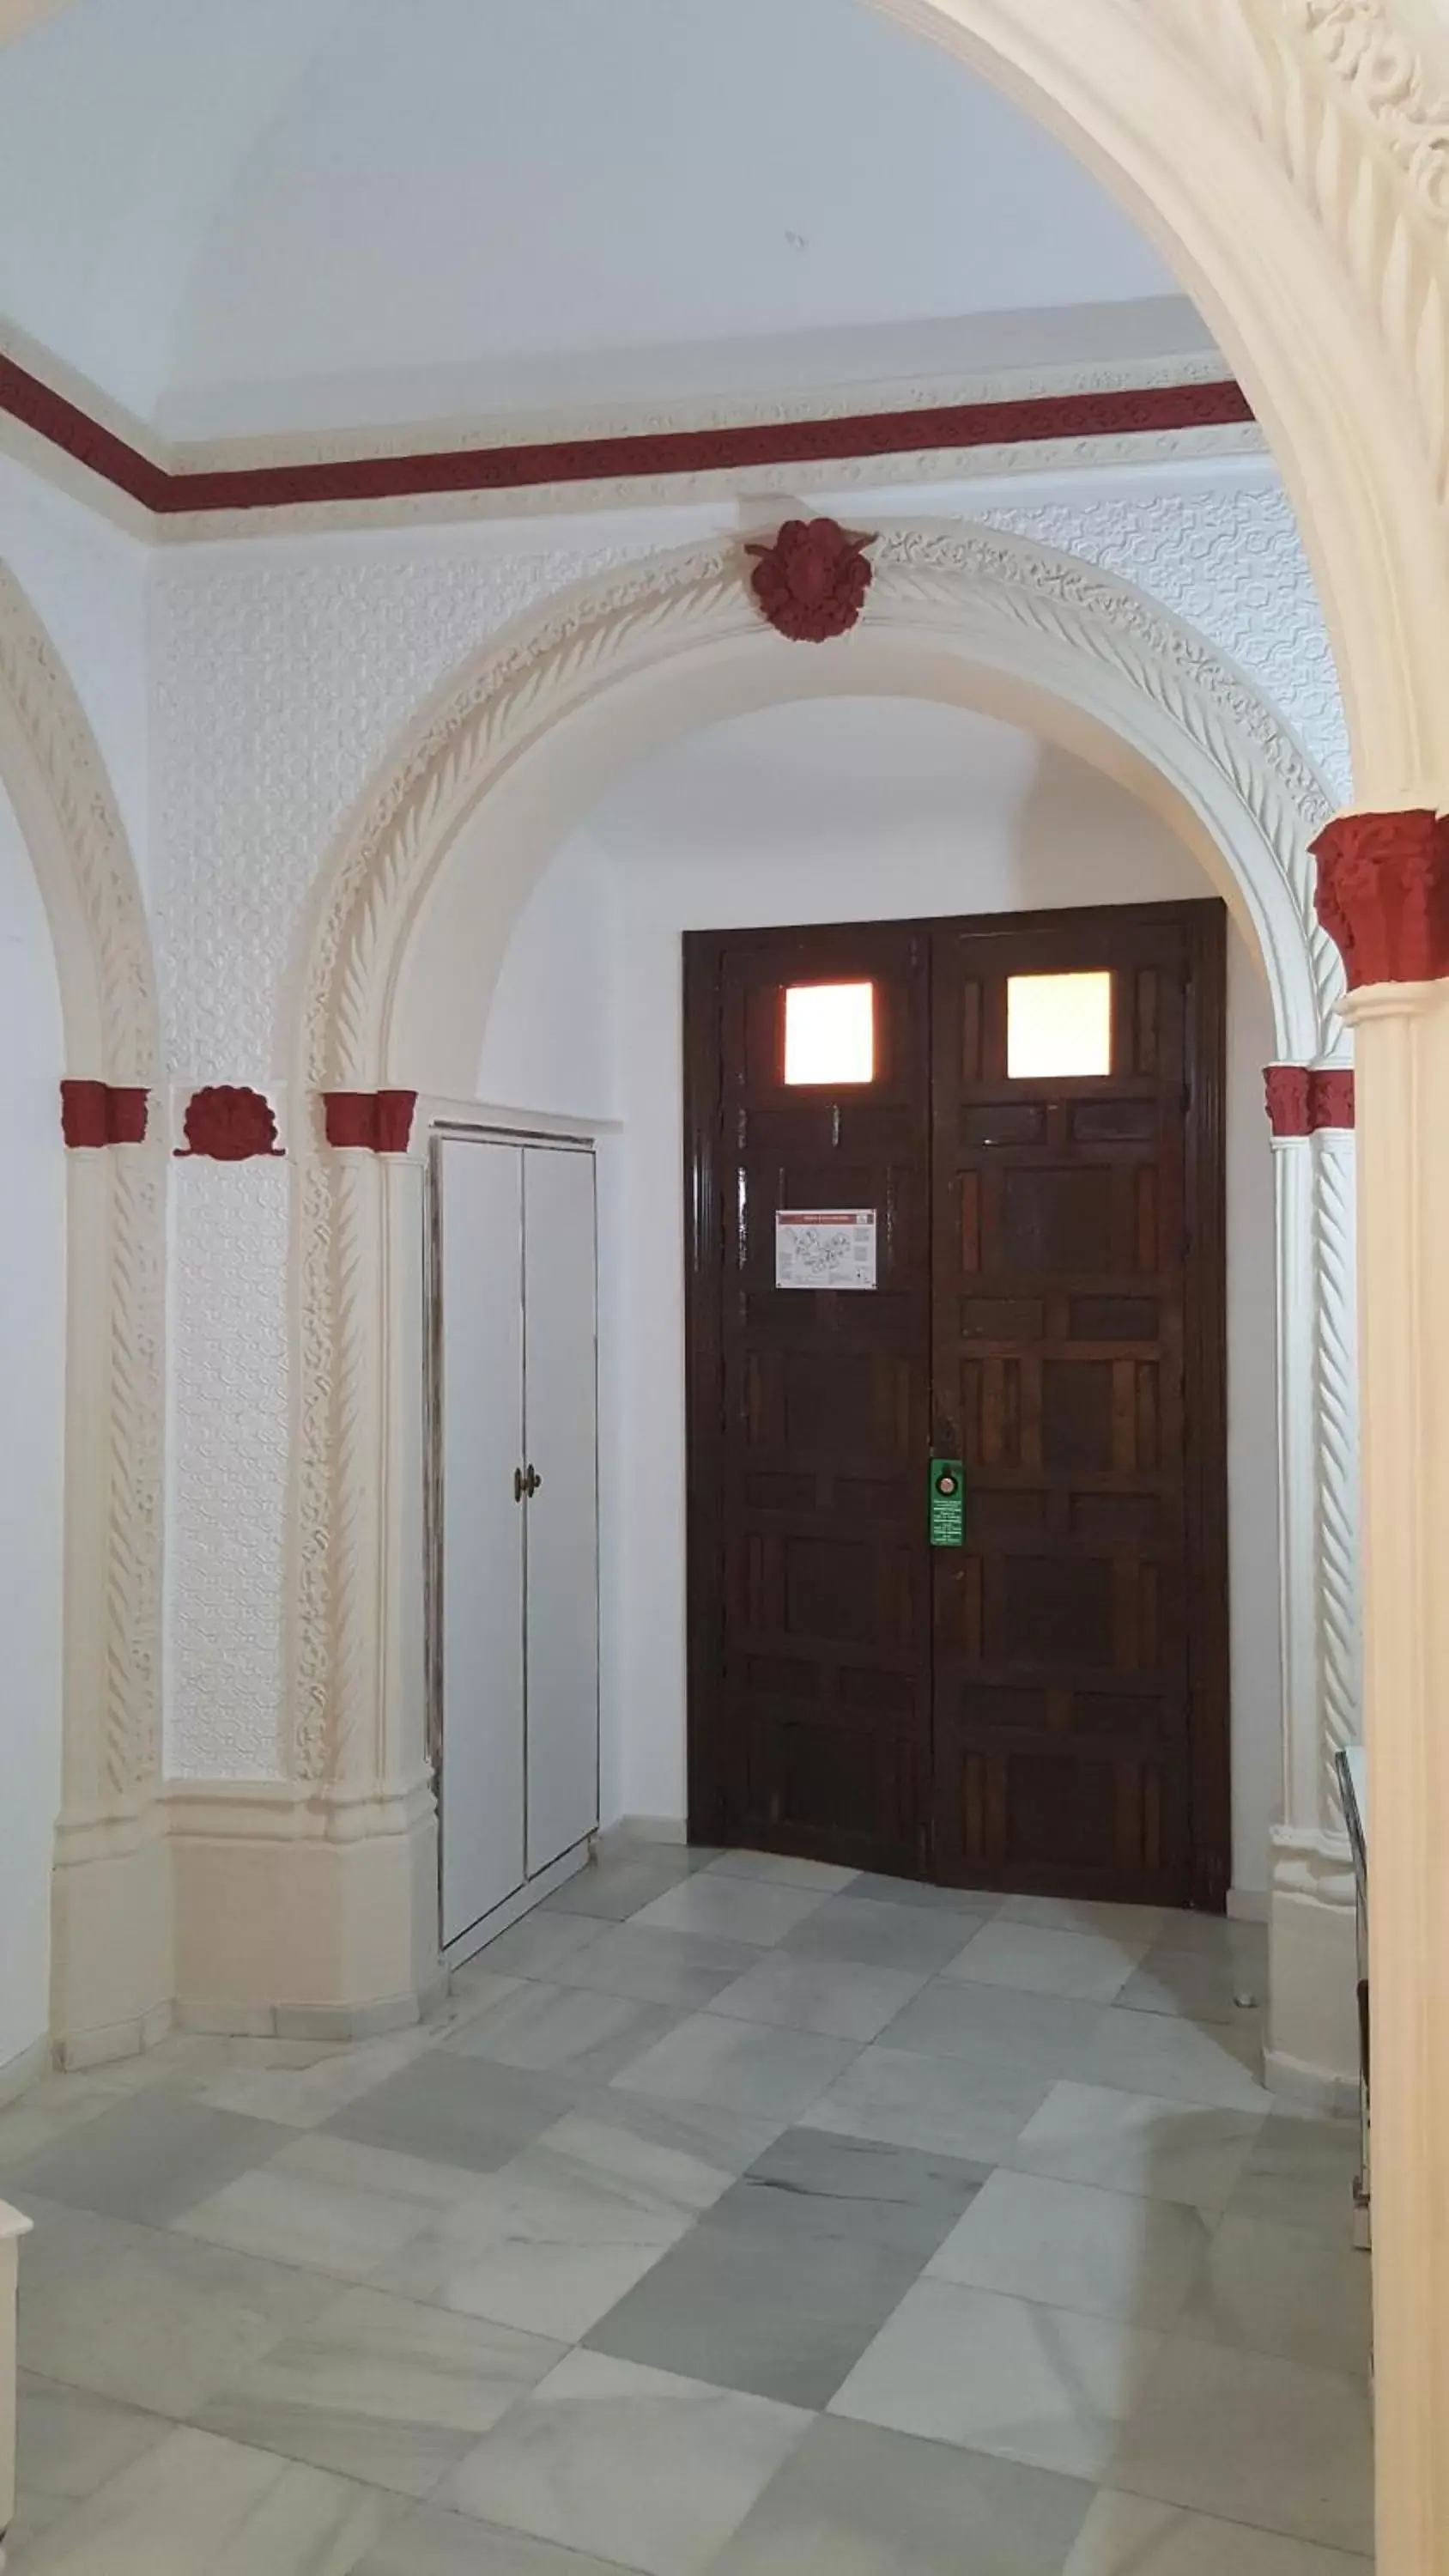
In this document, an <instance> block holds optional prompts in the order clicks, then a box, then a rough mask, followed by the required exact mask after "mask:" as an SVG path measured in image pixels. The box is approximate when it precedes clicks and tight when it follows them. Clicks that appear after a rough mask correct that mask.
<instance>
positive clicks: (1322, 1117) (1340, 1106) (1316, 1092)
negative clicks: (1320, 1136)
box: [1263, 1064, 1353, 1136]
mask: <svg viewBox="0 0 1449 2576" xmlns="http://www.w3.org/2000/svg"><path fill="white" fill-rule="evenodd" d="M1263 1088H1264V1091H1265V1092H1266V1094H1267V1100H1268V1124H1269V1126H1270V1127H1271V1128H1272V1130H1273V1133H1274V1135H1275V1136H1315V1135H1317V1133H1318V1130H1319V1129H1320V1127H1352V1125H1353V1067H1352V1066H1351V1065H1346V1064H1342V1065H1306V1064H1270V1065H1269V1066H1268V1067H1267V1069H1266V1071H1265V1073H1264V1075H1263Z"/></svg>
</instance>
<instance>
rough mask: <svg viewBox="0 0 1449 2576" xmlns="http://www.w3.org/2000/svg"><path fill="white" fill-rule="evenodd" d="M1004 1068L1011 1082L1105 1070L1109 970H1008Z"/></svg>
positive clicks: (1108, 1038)
mask: <svg viewBox="0 0 1449 2576" xmlns="http://www.w3.org/2000/svg"><path fill="white" fill-rule="evenodd" d="M1006 1070H1007V1074H1008V1076H1009V1078H1010V1079H1011V1080H1012V1081H1013V1082H1021V1081H1025V1080H1029V1079H1031V1078H1032V1077H1033V1076H1036V1077H1038V1078H1039V1077H1040V1076H1042V1075H1044V1074H1047V1075H1050V1074H1092V1073H1110V1072H1111V1070H1112V977H1111V973H1110V971H1109V970H1106V969H1104V970H1103V971H1102V972H1101V973H1100V974H1088V975H1008V976H1007V979H1006Z"/></svg>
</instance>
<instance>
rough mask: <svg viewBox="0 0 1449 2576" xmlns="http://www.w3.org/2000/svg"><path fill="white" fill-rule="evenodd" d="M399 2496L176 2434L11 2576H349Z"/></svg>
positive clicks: (267, 2455)
mask: <svg viewBox="0 0 1449 2576" xmlns="http://www.w3.org/2000/svg"><path fill="white" fill-rule="evenodd" d="M398 2510H399V2508H398V2504H397V2500H396V2498H395V2497H392V2496H385V2495H383V2494H381V2493H380V2492H379V2491H378V2490H377V2489H376V2488H371V2487H365V2486H358V2485H354V2484H352V2483H350V2482H349V2481H348V2480H347V2479H345V2478H337V2477H330V2476H328V2475H326V2474H325V2473H324V2472H323V2471H321V2470H318V2469H310V2468H299V2467H298V2466H296V2464H295V2463H294V2462H292V2461H290V2460H283V2459H279V2458H278V2457H277V2456H276V2455H275V2454H274V2453H272V2452H269V2451H251V2450H245V2449H243V2448H242V2447H241V2446H240V2445H239V2444H238V2443H235V2442H225V2441H221V2440H219V2439H217V2438H216V2436H215V2435H213V2434H210V2433H197V2432H193V2431H190V2430H189V2429H182V2430H178V2431H176V2432H173V2433H169V2434H168V2435H167V2437H166V2439H165V2440H164V2441H163V2442H162V2443H160V2444H159V2445H158V2446H157V2448H156V2449H155V2450H153V2451H148V2452H147V2453H146V2454H145V2455H144V2457H143V2458H141V2459H139V2460H137V2461H136V2462H135V2463H134V2464H133V2466H132V2467H130V2468H128V2469H124V2470H123V2471H122V2472H121V2474H120V2476H119V2477H115V2478H112V2479H111V2480H110V2481H109V2482H108V2483H107V2484H106V2485H105V2486H103V2487H101V2488H99V2489H98V2490H97V2492H96V2494H95V2495H93V2496H92V2497H90V2499H89V2500H88V2502H86V2503H85V2504H83V2505H79V2506H77V2507H76V2509H75V2511H74V2512H72V2513H68V2514H65V2515H63V2516H62V2517H61V2519H60V2520H59V2521H58V2522H55V2523H52V2524H51V2526H50V2528H49V2529H48V2530H46V2531H44V2532H42V2533H41V2535H40V2538H39V2539H38V2540H37V2541H36V2542H35V2544H34V2546H33V2548H31V2549H28V2550H27V2551H26V2561H27V2563H26V2564H25V2565H24V2567H21V2568H17V2569H16V2571H15V2576H198V2571H199V2570H201V2569H203V2568H204V2569H205V2570H206V2576H348V2571H349V2570H350V2569H352V2568H353V2567H355V2566H356V2564H357V2561H358V2559H359V2558H360V2557H361V2556H362V2555H363V2553H364V2552H365V2551H366V2550H367V2549H369V2548H370V2547H371V2545H372V2543H373V2542H374V2541H375V2540H377V2539H379V2538H380V2537H381V2535H382V2533H383V2531H384V2530H385V2529H386V2526H387V2524H388V2522H389V2521H390V2520H391V2519H392V2518H393V2517H394V2515H395V2514H396V2513H397V2512H398Z"/></svg>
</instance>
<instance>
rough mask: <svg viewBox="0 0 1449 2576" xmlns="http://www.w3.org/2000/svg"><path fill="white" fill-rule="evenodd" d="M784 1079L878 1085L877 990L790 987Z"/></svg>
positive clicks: (836, 986)
mask: <svg viewBox="0 0 1449 2576" xmlns="http://www.w3.org/2000/svg"><path fill="white" fill-rule="evenodd" d="M785 1080H786V1081H787V1082H828V1083H832V1084H833V1083H841V1082H873V1081H874V1080H875V986H874V985H873V984H788V985H787V986H786V988H785Z"/></svg>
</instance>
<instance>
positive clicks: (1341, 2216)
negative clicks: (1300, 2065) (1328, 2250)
mask: <svg viewBox="0 0 1449 2576" xmlns="http://www.w3.org/2000/svg"><path fill="white" fill-rule="evenodd" d="M1358 2161H1359V2135H1358V2124H1357V2122H1356V2121H1351V2120H1309V2119H1300V2118H1298V2117H1297V2116H1296V2115H1295V2114H1294V2113H1292V2112H1288V2111H1277V2110H1274V2111H1270V2112H1269V2114H1268V2117H1267V2118H1266V2120H1264V2121H1263V2122H1262V2123H1261V2124H1260V2126H1259V2129H1258V2131H1257V2135H1256V2137H1255V2138H1254V2141H1253V2145H1252V2149H1251V2152H1250V2153H1249V2155H1248V2157H1247V2159H1246V2162H1245V2164H1244V2166H1243V2170H1242V2173H1241V2175H1240V2177H1239V2179H1238V2182H1237V2187H1236V2189H1235V2190H1234V2192H1233V2195H1232V2198H1231V2200H1230V2201H1229V2203H1228V2209H1229V2212H1230V2215H1231V2216H1232V2217H1234V2218H1264V2219H1271V2220H1274V2221H1276V2222H1277V2223H1278V2224H1279V2225H1280V2226H1283V2227H1301V2228H1304V2229H1306V2230H1307V2232H1308V2233H1309V2234H1310V2235H1313V2236H1321V2237H1323V2238H1324V2239H1325V2240H1326V2242H1327V2243H1329V2244H1331V2245H1349V2244H1351V2243H1352V2239H1353V2183H1354V2176H1355V2174H1356V2173H1357V2171H1358Z"/></svg>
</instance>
